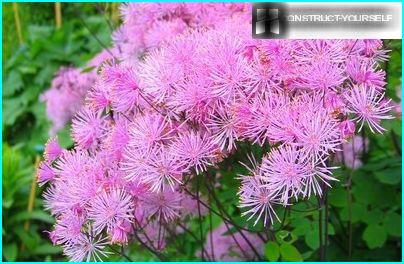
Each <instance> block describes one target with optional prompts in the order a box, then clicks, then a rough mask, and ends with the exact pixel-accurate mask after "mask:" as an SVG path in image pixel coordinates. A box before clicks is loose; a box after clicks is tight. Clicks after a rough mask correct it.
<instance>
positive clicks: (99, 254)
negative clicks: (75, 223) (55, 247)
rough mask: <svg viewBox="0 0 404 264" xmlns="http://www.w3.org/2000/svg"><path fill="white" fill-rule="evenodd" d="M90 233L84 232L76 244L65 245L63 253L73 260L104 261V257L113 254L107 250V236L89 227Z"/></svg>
mask: <svg viewBox="0 0 404 264" xmlns="http://www.w3.org/2000/svg"><path fill="white" fill-rule="evenodd" d="M88 232H89V234H82V235H81V236H79V237H78V241H77V242H76V243H74V244H65V245H63V253H64V254H65V255H66V256H67V257H69V259H70V260H71V261H75V262H80V261H87V262H89V261H102V258H103V257H107V256H108V255H109V254H111V253H110V252H108V251H105V247H106V245H107V244H108V241H107V237H102V235H98V236H97V234H95V233H94V232H93V231H92V229H91V228H90V227H89V231H88Z"/></svg>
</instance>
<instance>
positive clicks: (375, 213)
mask: <svg viewBox="0 0 404 264" xmlns="http://www.w3.org/2000/svg"><path fill="white" fill-rule="evenodd" d="M361 219H362V221H363V222H364V223H366V224H368V225H371V224H379V223H380V222H381V221H382V219H383V212H382V211H381V210H380V209H377V208H376V209H373V210H368V211H366V212H365V213H364V214H363V215H362V217H361Z"/></svg>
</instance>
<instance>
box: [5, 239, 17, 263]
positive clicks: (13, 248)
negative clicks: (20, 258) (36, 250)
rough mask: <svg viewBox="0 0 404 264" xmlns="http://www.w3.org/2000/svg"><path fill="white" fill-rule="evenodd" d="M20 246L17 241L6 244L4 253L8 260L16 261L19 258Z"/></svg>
mask: <svg viewBox="0 0 404 264" xmlns="http://www.w3.org/2000/svg"><path fill="white" fill-rule="evenodd" d="M17 254H18V248H17V244H16V243H12V244H10V245H5V246H4V248H3V255H4V257H5V258H6V260H7V261H15V260H16V259H17Z"/></svg>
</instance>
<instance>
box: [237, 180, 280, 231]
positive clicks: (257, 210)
mask: <svg viewBox="0 0 404 264" xmlns="http://www.w3.org/2000/svg"><path fill="white" fill-rule="evenodd" d="M241 179H242V183H241V187H240V190H239V192H238V195H239V196H240V205H239V207H240V208H242V209H244V212H243V213H242V214H241V215H242V216H244V215H248V218H247V221H248V220H250V219H252V218H255V222H254V225H256V224H257V223H258V221H260V220H263V222H264V225H265V226H266V225H267V224H268V223H269V222H270V223H271V224H273V222H274V221H273V220H274V218H275V219H277V220H278V221H279V218H278V216H277V215H276V212H275V210H274V208H273V206H274V205H275V204H278V203H279V200H278V194H277V193H276V192H275V191H273V190H272V189H271V188H268V187H266V186H265V185H264V184H263V182H262V181H261V180H260V178H259V177H257V176H255V175H254V176H244V177H242V178H241Z"/></svg>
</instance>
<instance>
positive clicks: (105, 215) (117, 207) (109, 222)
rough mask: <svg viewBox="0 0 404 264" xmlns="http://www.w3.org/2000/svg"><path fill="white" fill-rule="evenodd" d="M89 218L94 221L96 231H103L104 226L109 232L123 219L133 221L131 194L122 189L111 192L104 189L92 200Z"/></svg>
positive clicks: (97, 232)
mask: <svg viewBox="0 0 404 264" xmlns="http://www.w3.org/2000/svg"><path fill="white" fill-rule="evenodd" d="M90 204H91V207H90V210H89V212H88V218H89V219H90V220H92V221H94V223H93V227H94V232H95V233H96V234H99V233H101V232H102V231H103V230H104V228H106V229H107V230H108V231H109V232H111V231H112V230H113V228H114V227H115V226H116V225H117V224H118V223H121V222H122V221H129V222H130V221H131V218H132V217H133V215H132V211H133V208H132V201H131V196H130V195H128V194H127V193H125V192H124V191H122V190H119V189H118V190H116V189H113V190H111V192H109V193H108V192H106V191H103V192H101V193H100V194H99V195H97V197H95V198H94V200H92V201H91V203H90Z"/></svg>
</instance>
